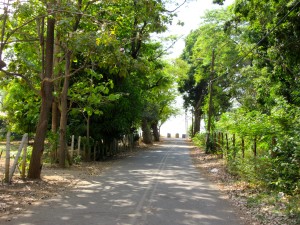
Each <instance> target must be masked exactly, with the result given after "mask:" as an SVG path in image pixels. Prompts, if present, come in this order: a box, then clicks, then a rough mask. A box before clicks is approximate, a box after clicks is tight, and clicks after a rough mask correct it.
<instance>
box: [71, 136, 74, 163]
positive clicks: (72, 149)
mask: <svg viewBox="0 0 300 225" xmlns="http://www.w3.org/2000/svg"><path fill="white" fill-rule="evenodd" d="M74 138H75V136H74V135H72V140H71V159H73V155H74Z"/></svg>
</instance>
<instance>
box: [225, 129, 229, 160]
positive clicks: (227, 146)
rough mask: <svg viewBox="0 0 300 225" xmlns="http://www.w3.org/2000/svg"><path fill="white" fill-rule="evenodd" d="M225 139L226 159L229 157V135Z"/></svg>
mask: <svg viewBox="0 0 300 225" xmlns="http://www.w3.org/2000/svg"><path fill="white" fill-rule="evenodd" d="M225 139H226V153H225V154H226V157H227V156H228V151H229V142H228V134H227V133H226V134H225Z"/></svg>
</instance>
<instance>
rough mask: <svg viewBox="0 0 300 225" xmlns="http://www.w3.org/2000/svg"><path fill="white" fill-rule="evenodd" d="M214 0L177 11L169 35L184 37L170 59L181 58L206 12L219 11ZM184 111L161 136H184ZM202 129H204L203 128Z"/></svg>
mask: <svg viewBox="0 0 300 225" xmlns="http://www.w3.org/2000/svg"><path fill="white" fill-rule="evenodd" d="M177 1H178V2H183V0H177ZM212 1H213V0H194V1H190V2H189V3H187V4H186V5H185V6H183V7H181V8H180V9H179V10H178V11H177V15H178V17H177V18H176V19H175V21H174V23H173V25H172V26H170V27H169V32H168V33H167V34H168V35H177V36H181V35H182V36H183V37H182V38H181V39H180V40H179V41H178V42H177V43H176V44H175V45H174V47H173V48H172V49H171V50H170V52H171V54H170V55H169V56H168V58H170V59H172V58H177V57H179V56H180V54H181V53H182V51H183V49H184V39H185V37H186V36H187V35H188V34H189V33H190V31H191V30H195V29H197V28H198V26H199V25H200V22H201V17H202V16H204V13H205V11H206V10H211V9H217V8H220V7H221V6H218V5H216V4H212ZM233 2H234V0H226V1H225V4H224V6H223V7H226V6H228V5H230V4H232V3H233ZM178 20H180V21H182V22H184V24H185V25H184V26H183V27H181V26H178V25H176V24H177V21H178ZM182 103H183V100H182V98H178V99H177V104H176V105H177V107H179V108H182ZM187 117H188V126H190V124H191V115H188V116H187ZM185 121H186V120H185V115H184V109H183V108H182V113H181V115H179V116H177V117H172V118H170V119H169V120H168V121H167V122H166V123H164V124H163V125H162V127H161V135H162V136H167V133H171V136H172V137H175V134H176V133H179V134H180V137H181V136H182V134H185V133H186V122H185ZM201 129H203V128H202V127H201Z"/></svg>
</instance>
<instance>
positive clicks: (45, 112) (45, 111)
mask: <svg viewBox="0 0 300 225" xmlns="http://www.w3.org/2000/svg"><path fill="white" fill-rule="evenodd" d="M54 28H55V19H54V18H51V17H49V18H48V19H47V39H46V58H45V75H44V76H43V80H42V83H41V97H42V103H41V110H40V117H39V122H38V124H37V128H36V132H35V138H34V143H33V149H32V155H31V159H30V165H29V171H28V178H31V179H40V177H41V170H42V162H41V161H42V155H43V152H44V142H45V138H46V134H47V130H48V120H49V114H50V110H51V105H52V99H53V96H52V91H53V83H52V81H51V78H52V73H53V50H54Z"/></svg>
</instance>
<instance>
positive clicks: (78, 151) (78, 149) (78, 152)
mask: <svg viewBox="0 0 300 225" xmlns="http://www.w3.org/2000/svg"><path fill="white" fill-rule="evenodd" d="M80 141H81V137H80V136H79V137H78V148H77V156H80Z"/></svg>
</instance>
